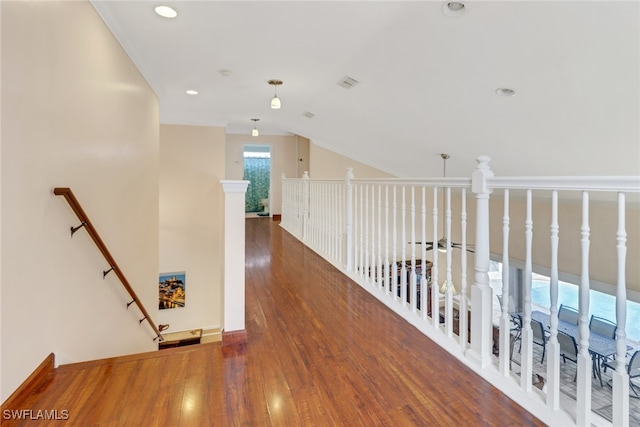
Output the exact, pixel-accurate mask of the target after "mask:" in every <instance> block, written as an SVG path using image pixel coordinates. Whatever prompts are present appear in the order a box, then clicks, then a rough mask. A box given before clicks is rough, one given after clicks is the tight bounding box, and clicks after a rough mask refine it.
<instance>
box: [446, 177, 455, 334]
mask: <svg viewBox="0 0 640 427" xmlns="http://www.w3.org/2000/svg"><path fill="white" fill-rule="evenodd" d="M446 194H447V196H446V201H447V207H446V211H445V224H446V227H447V232H446V233H445V234H446V235H447V253H446V255H447V256H446V262H447V272H446V279H445V280H446V286H445V292H444V307H445V332H446V334H447V336H448V337H452V336H453V288H452V286H451V281H452V280H453V279H452V277H451V187H447V189H446Z"/></svg>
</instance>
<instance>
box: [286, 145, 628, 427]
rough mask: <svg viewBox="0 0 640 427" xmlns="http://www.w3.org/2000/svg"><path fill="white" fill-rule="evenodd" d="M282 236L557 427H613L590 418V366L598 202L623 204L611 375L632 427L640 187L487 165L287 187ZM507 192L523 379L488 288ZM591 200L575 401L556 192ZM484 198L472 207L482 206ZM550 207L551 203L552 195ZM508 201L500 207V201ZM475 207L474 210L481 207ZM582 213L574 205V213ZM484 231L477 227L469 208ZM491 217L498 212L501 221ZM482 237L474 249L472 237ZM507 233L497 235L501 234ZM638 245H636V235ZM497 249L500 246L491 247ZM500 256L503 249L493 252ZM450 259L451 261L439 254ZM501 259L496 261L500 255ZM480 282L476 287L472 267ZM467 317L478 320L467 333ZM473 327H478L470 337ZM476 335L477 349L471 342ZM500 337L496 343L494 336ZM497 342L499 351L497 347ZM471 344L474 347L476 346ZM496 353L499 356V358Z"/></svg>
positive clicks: (505, 243)
mask: <svg viewBox="0 0 640 427" xmlns="http://www.w3.org/2000/svg"><path fill="white" fill-rule="evenodd" d="M282 182H283V202H282V222H281V226H282V227H283V228H285V229H286V230H287V231H289V232H290V233H291V234H293V235H294V236H296V237H297V238H298V239H300V240H301V241H302V242H304V243H305V244H306V245H307V246H309V247H310V248H312V249H313V250H315V251H316V252H317V253H318V254H320V255H321V256H323V257H324V258H325V259H327V260H328V261H329V262H330V263H332V264H333V265H334V266H336V267H337V268H339V269H340V270H342V271H343V272H344V273H345V274H347V275H348V276H349V277H351V278H352V279H353V280H354V281H356V282H357V283H358V284H360V285H361V286H362V287H364V288H365V289H366V290H368V291H369V292H370V293H372V294H373V295H374V296H376V297H377V298H378V299H379V300H380V301H382V302H383V303H384V304H386V305H387V306H388V307H389V308H391V309H392V310H394V311H395V312H396V313H398V314H399V315H401V316H402V317H404V318H405V319H406V320H407V321H409V322H410V323H411V324H412V325H414V326H415V327H416V328H418V329H419V330H420V331H422V332H423V333H424V334H425V335H427V336H429V337H430V338H431V339H433V340H434V341H436V342H437V343H438V344H439V345H441V346H443V347H444V348H445V349H447V350H448V351H449V352H450V353H451V354H452V355H454V356H455V357H457V358H459V359H460V360H462V361H463V362H465V363H466V364H467V365H468V366H470V367H472V368H473V369H474V370H476V372H478V373H479V374H480V375H482V376H483V377H484V378H486V379H488V380H489V381H491V382H492V383H493V384H494V385H495V386H497V387H498V388H500V389H502V390H503V391H504V392H505V393H506V394H507V395H508V396H510V397H511V398H513V399H514V400H516V401H517V402H518V403H519V404H521V405H522V406H524V407H525V408H527V409H528V410H530V411H531V412H533V413H536V414H537V415H538V414H543V413H544V414H546V415H545V416H544V417H541V418H542V419H543V420H544V421H545V422H547V423H549V424H557V425H560V424H566V423H567V422H568V421H570V422H572V423H574V424H576V425H589V424H591V423H595V424H604V425H607V424H609V425H610V424H611V423H607V422H606V420H604V419H602V418H601V417H599V416H598V415H596V414H593V413H592V411H591V373H592V358H591V356H590V354H589V350H588V349H589V327H588V323H589V319H588V317H587V316H588V309H589V287H590V278H589V245H590V229H589V227H590V225H589V195H590V194H591V193H593V194H601V193H613V194H616V195H617V203H616V212H617V214H616V215H617V221H618V229H617V232H616V236H613V239H615V240H616V241H617V271H618V276H617V283H616V285H615V289H616V299H617V304H616V315H617V324H618V325H619V326H618V329H617V338H616V349H617V353H616V357H615V359H616V364H617V365H616V371H615V372H614V373H613V380H612V382H613V388H612V407H613V411H612V413H613V419H612V420H611V421H612V423H613V425H628V424H629V378H628V375H627V374H626V371H625V363H626V362H627V361H628V360H627V359H628V358H627V349H628V348H627V342H626V332H625V323H626V311H625V310H626V308H625V307H626V305H625V303H626V281H625V265H626V247H627V245H626V239H627V236H626V231H625V230H626V228H625V212H626V211H627V206H626V203H625V194H627V193H638V192H640V177H574V178H566V177H533V178H504V177H494V176H493V173H492V171H491V170H490V168H489V158H488V157H486V156H483V157H480V158H479V159H478V167H477V169H476V170H475V171H474V172H473V173H472V175H471V177H470V178H432V179H410V180H409V179H368V180H363V179H355V178H354V176H353V171H352V170H348V171H347V176H346V179H345V180H332V181H330V180H321V181H318V180H311V179H309V176H308V174H307V173H306V172H305V175H304V177H303V178H302V179H288V178H285V177H284V176H283V180H282ZM494 191H495V192H500V196H501V197H502V199H503V206H502V209H501V213H502V236H501V237H502V239H501V245H502V247H501V248H500V249H501V252H502V262H503V264H504V266H503V280H502V282H503V285H502V286H503V288H502V295H509V282H510V277H509V268H508V266H509V261H510V259H511V256H510V248H509V238H510V230H511V228H512V219H511V218H510V211H509V208H510V206H511V205H512V202H511V201H510V193H511V192H524V194H525V197H524V204H525V218H524V256H523V257H522V258H523V259H524V289H523V290H524V304H523V310H522V313H521V314H520V315H521V318H522V338H521V339H522V355H521V362H520V364H521V366H520V372H519V374H517V375H516V374H514V371H513V370H512V368H511V365H512V363H511V346H512V345H513V342H512V334H511V329H512V327H513V323H512V320H511V319H512V316H513V314H514V313H509V304H508V299H507V298H503V299H502V306H501V307H500V311H501V313H500V316H499V319H497V320H495V321H494V319H493V300H494V295H493V290H492V288H491V286H490V284H489V276H488V272H489V264H490V257H491V251H490V237H491V234H490V227H489V225H490V210H489V204H490V197H491V194H492V193H493V192H494ZM576 191H578V192H580V193H581V194H582V209H581V215H582V220H581V221H582V226H581V229H580V230H581V233H580V251H581V259H582V261H581V269H580V275H581V280H580V285H579V289H580V291H579V292H580V297H579V307H578V309H579V313H580V319H579V326H578V328H579V339H578V341H579V342H578V346H579V354H578V362H577V395H576V397H575V400H573V399H568V398H567V397H566V396H564V395H561V393H560V383H561V379H560V346H559V344H558V339H557V334H558V321H557V312H558V306H557V305H558V302H557V301H558V274H559V268H560V266H559V258H558V253H559V249H558V248H559V246H558V245H559V243H558V242H559V225H558V211H559V208H560V207H561V204H560V203H559V202H558V194H559V192H562V193H564V192H567V193H569V192H576ZM534 192H535V193H536V194H537V193H538V192H544V194H545V195H547V194H549V193H550V197H551V202H550V203H551V223H550V227H549V234H548V236H549V242H550V251H549V252H550V253H549V254H548V256H549V259H550V263H549V265H550V271H551V285H550V299H551V307H550V310H549V311H550V316H549V319H550V329H549V331H548V332H549V346H548V351H547V354H548V359H547V367H546V369H547V371H546V388H545V389H546V392H540V390H538V389H534V387H532V384H533V383H532V373H533V357H532V355H533V334H532V330H531V326H530V321H531V313H532V308H531V277H532V269H533V268H532V265H533V250H532V242H533V238H534V233H533V212H534V209H533V208H534V202H533V200H534V198H533V195H534ZM473 196H475V197H473ZM545 197H547V196H545ZM499 198H500V197H498V198H497V199H496V201H499V200H498V199H499ZM474 199H475V201H474ZM572 203H574V205H575V202H572ZM468 207H469V208H470V209H471V212H472V215H474V216H475V221H473V222H472V223H471V224H468V221H467V215H468V213H467V208H468ZM493 213H494V215H495V214H496V211H495V209H494V211H493ZM468 228H469V229H471V230H475V235H474V239H473V240H475V245H468V244H467V240H468V238H467V237H468V234H467V229H468ZM493 233H494V234H496V233H498V234H499V230H493ZM634 237H635V238H637V236H634ZM494 240H495V239H494ZM494 245H495V242H494ZM441 251H444V253H442V254H440V252H441ZM494 256H495V255H494ZM470 260H473V261H474V265H473V268H474V272H475V276H474V280H473V285H472V286H471V289H470V290H469V289H468V287H467V271H468V262H469V261H470ZM469 315H470V316H471V317H472V318H473V322H470V320H469ZM469 324H471V326H469ZM469 331H470V340H469V335H468V333H469ZM496 331H499V334H494V332H496ZM495 335H499V339H497V340H496V341H498V342H497V343H496V344H495V345H494V342H493V340H494V336H495ZM469 341H470V343H469ZM496 347H497V349H498V354H499V357H498V358H496V357H495V356H494V350H496Z"/></svg>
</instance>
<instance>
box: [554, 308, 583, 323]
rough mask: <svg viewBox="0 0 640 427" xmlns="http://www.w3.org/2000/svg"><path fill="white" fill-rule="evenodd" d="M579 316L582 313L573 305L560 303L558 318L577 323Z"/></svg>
mask: <svg viewBox="0 0 640 427" xmlns="http://www.w3.org/2000/svg"><path fill="white" fill-rule="evenodd" d="M579 318H580V314H579V313H578V310H576V309H575V308H573V307H569V306H567V305H564V304H560V308H559V309H558V320H562V321H563V322H567V323H571V324H572V325H577V324H578V319H579Z"/></svg>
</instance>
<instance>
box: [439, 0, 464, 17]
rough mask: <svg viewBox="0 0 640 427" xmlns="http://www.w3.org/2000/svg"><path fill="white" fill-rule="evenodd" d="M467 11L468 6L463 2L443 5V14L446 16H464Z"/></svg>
mask: <svg viewBox="0 0 640 427" xmlns="http://www.w3.org/2000/svg"><path fill="white" fill-rule="evenodd" d="M466 10H467V6H465V4H464V3H463V2H461V1H446V2H444V4H443V5H442V12H443V13H444V14H445V15H449V16H455V15H462V14H463V13H464V12H465V11H466Z"/></svg>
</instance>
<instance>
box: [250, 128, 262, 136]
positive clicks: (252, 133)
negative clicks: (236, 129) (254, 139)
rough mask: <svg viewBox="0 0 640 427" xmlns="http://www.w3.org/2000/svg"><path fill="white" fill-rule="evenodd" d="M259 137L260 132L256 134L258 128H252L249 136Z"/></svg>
mask: <svg viewBox="0 0 640 427" xmlns="http://www.w3.org/2000/svg"><path fill="white" fill-rule="evenodd" d="M258 135H260V132H258V128H253V130H252V131H251V136H258Z"/></svg>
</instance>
